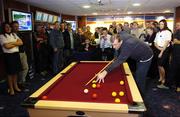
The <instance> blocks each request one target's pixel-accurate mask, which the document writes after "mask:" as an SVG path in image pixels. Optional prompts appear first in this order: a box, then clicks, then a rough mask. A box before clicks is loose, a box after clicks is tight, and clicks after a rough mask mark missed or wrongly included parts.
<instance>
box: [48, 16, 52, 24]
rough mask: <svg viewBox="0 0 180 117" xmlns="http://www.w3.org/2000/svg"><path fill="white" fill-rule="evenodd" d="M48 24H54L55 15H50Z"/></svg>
mask: <svg viewBox="0 0 180 117" xmlns="http://www.w3.org/2000/svg"><path fill="white" fill-rule="evenodd" d="M48 22H49V23H53V15H49V17H48Z"/></svg>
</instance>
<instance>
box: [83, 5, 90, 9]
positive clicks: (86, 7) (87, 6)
mask: <svg viewBox="0 0 180 117" xmlns="http://www.w3.org/2000/svg"><path fill="white" fill-rule="evenodd" d="M82 7H83V8H85V9H88V8H90V7H91V6H89V5H84V6H82Z"/></svg>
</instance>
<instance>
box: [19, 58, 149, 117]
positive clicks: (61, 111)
mask: <svg viewBox="0 0 180 117" xmlns="http://www.w3.org/2000/svg"><path fill="white" fill-rule="evenodd" d="M107 64H108V61H80V62H73V63H71V64H70V65H69V66H67V67H66V68H65V69H64V70H62V71H61V72H60V73H59V74H57V75H56V76H55V77H53V78H52V79H51V80H50V81H48V82H47V83H46V84H45V85H43V86H42V87H41V88H39V89H38V90H37V91H35V92H34V93H33V94H32V95H30V96H29V97H28V98H27V99H25V100H24V102H23V103H22V106H24V107H25V108H27V110H28V112H29V115H30V117H111V116H112V117H120V116H124V117H138V116H139V115H141V114H142V113H143V112H145V111H146V107H145V105H144V102H143V99H142V97H141V94H140V92H139V90H138V88H137V85H136V83H135V80H134V78H133V76H132V74H131V71H130V69H129V67H128V64H127V63H123V64H122V65H119V67H117V68H116V69H114V70H113V71H112V72H110V73H109V74H108V75H107V76H106V78H105V82H104V83H100V87H98V88H97V87H94V88H93V87H92V85H93V84H96V85H97V83H94V82H90V83H89V84H88V85H86V84H87V82H88V81H90V80H91V79H92V78H93V77H94V76H95V75H96V74H97V73H98V72H99V71H101V70H102V69H103V68H104V67H106V66H107ZM120 81H121V82H122V81H123V82H124V84H120ZM84 89H88V93H84ZM120 91H122V92H124V95H121V96H120V95H119V92H120ZM112 92H116V93H117V95H116V96H112ZM94 93H96V97H93V96H92V95H93V94H94ZM116 98H119V99H118V100H119V101H118V102H115V99H116Z"/></svg>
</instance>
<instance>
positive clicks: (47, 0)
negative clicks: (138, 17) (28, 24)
mask: <svg viewBox="0 0 180 117" xmlns="http://www.w3.org/2000/svg"><path fill="white" fill-rule="evenodd" d="M17 1H20V2H24V3H28V4H30V5H34V6H37V7H41V8H45V9H49V10H52V11H55V12H59V13H63V14H69V15H92V13H94V12H97V13H98V15H106V14H112V15H116V14H117V13H120V14H127V12H128V11H132V12H133V13H134V14H137V13H152V12H155V13H157V12H158V13H163V12H164V11H165V10H170V11H171V12H174V8H175V7H177V6H180V0H101V3H99V2H98V1H99V0H17ZM133 3H140V4H141V6H139V7H134V6H132V4H133ZM83 5H90V6H91V8H89V9H84V8H82V6H83Z"/></svg>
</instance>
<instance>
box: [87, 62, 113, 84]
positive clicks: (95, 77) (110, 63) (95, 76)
mask: <svg viewBox="0 0 180 117" xmlns="http://www.w3.org/2000/svg"><path fill="white" fill-rule="evenodd" d="M113 61H114V59H113V60H111V61H110V62H109V63H108V64H107V65H106V66H105V67H104V68H103V69H102V70H101V71H99V72H98V73H97V74H96V75H95V76H94V77H93V78H91V80H89V81H88V82H87V83H86V84H85V86H87V85H88V84H89V83H90V82H91V81H92V80H94V79H95V78H96V77H97V75H98V74H99V73H101V72H102V71H104V69H106V68H107V66H109V65H110V64H111V63H112V62H113Z"/></svg>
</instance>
